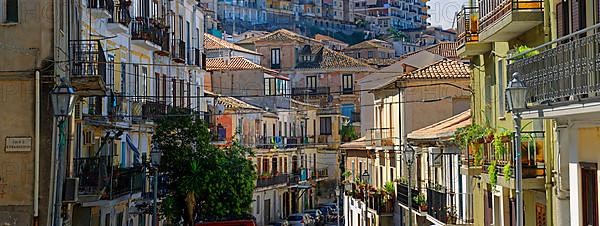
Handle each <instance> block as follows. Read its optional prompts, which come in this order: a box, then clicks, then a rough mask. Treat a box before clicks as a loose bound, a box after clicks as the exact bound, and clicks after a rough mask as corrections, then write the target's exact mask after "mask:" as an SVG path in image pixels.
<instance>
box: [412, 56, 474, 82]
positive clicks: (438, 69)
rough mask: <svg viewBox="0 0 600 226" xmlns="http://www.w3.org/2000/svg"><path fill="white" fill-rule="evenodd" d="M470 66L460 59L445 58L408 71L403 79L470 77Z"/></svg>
mask: <svg viewBox="0 0 600 226" xmlns="http://www.w3.org/2000/svg"><path fill="white" fill-rule="evenodd" d="M470 77H471V71H470V70H469V66H468V65H467V64H464V63H462V62H460V61H455V60H450V59H447V58H445V59H443V60H440V61H437V62H435V63H433V64H431V65H429V66H426V67H423V68H419V69H417V70H415V71H412V72H409V73H406V74H404V75H402V76H401V79H460V78H470Z"/></svg>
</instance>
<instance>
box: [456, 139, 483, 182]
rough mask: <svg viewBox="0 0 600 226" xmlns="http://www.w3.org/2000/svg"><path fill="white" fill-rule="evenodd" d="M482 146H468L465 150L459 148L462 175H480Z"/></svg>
mask: <svg viewBox="0 0 600 226" xmlns="http://www.w3.org/2000/svg"><path fill="white" fill-rule="evenodd" d="M482 145H483V144H469V147H467V148H461V150H460V151H461V152H460V161H461V164H460V173H461V174H462V175H468V176H476V175H479V174H481V170H482V165H481V155H482V154H483V149H482V148H483V147H482Z"/></svg>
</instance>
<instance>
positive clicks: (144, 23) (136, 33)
mask: <svg viewBox="0 0 600 226" xmlns="http://www.w3.org/2000/svg"><path fill="white" fill-rule="evenodd" d="M164 35H165V32H164V28H163V25H162V23H161V22H160V20H159V19H154V18H146V17H136V18H135V20H133V22H132V24H131V39H132V40H142V41H149V42H151V43H152V44H153V45H156V47H154V46H153V47H152V48H155V49H157V50H158V49H159V48H160V47H161V46H162V45H163V39H165V38H167V37H165V36H164Z"/></svg>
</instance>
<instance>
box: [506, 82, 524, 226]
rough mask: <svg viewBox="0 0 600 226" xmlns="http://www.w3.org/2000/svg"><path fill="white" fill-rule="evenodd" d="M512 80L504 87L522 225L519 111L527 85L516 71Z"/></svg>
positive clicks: (518, 209)
mask: <svg viewBox="0 0 600 226" xmlns="http://www.w3.org/2000/svg"><path fill="white" fill-rule="evenodd" d="M512 76H513V78H512V80H511V81H510V82H509V83H508V87H507V88H506V98H507V99H508V110H509V111H510V112H512V115H513V120H514V121H515V142H514V148H515V153H516V154H515V167H516V170H515V171H516V172H515V187H516V189H515V195H516V201H517V203H516V205H517V214H516V215H517V222H516V223H517V225H519V226H521V225H523V177H522V175H523V168H522V163H521V111H522V110H524V109H525V108H527V99H526V98H527V86H526V85H525V83H524V82H523V81H521V80H520V79H519V76H520V74H519V73H518V72H515V73H513V75H512Z"/></svg>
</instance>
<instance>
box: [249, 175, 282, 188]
mask: <svg viewBox="0 0 600 226" xmlns="http://www.w3.org/2000/svg"><path fill="white" fill-rule="evenodd" d="M289 177H290V175H289V174H279V175H275V176H265V177H261V176H259V177H258V179H257V180H256V187H259V188H260V187H269V186H275V185H285V184H287V183H288V180H289Z"/></svg>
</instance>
